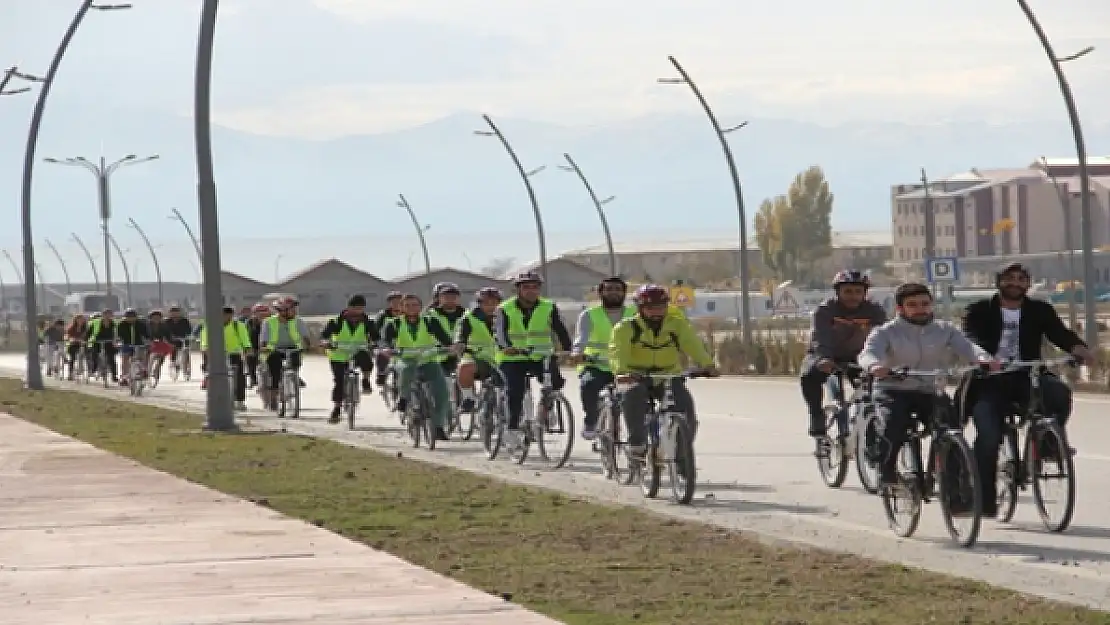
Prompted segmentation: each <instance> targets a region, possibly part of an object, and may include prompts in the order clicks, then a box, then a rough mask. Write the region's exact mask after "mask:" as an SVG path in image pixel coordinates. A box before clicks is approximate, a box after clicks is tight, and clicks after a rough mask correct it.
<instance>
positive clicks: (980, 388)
mask: <svg viewBox="0 0 1110 625" xmlns="http://www.w3.org/2000/svg"><path fill="white" fill-rule="evenodd" d="M1031 284H1032V274H1031V272H1030V270H1029V269H1028V267H1026V266H1024V265H1022V264H1021V263H1016V262H1015V263H1008V264H1006V265H1004V266H1003V267H1001V268H1000V269H999V270H998V271H997V273H996V274H995V286H996V289H997V291H996V293H995V294H994V295H993V296H991V297H987V298H984V299H982V300H979V301H976V302H974V303H972V304H971V305H970V306H968V308H967V310H966V314H965V315H964V318H963V322H962V327H960V326H957V325H955V324H952V323H950V322H948V321H943V320H938V319H935V318H934V312H933V304H934V300H933V295H932V293H931V291H930V290H929V288H928V286H926V285H925V284H920V283H907V284H903V285H901V286H899V287H898V289H897V290H896V291H895V306H896V316H895V317H894V318H893V319H890V320H888V319H887V318H886V313H885V311H884V310H883V309H882V308H881V307H879V306H878V305H876V304H874V303H872V302H870V301H869V300H867V298H866V296H867V291H868V288H869V287H870V286H871V284H870V278H869V277H868V275H867V274H866V273H864V272H861V271H856V270H846V271H841V272H839V273H837V274H836V276H835V277H834V279H833V289H834V292H835V296H834V297H833V298H831V299H829V300H828V301H826V302H825V303H823V304H822V305H821V306H820V307H819V308H818V309H817V310H816V311H815V313H814V315H813V325H812V334H811V338H810V343H809V348H808V352H807V355H806V358H805V360H804V361H803V365H802V368H801V390H802V396H803V398H804V400H805V403H806V407H807V409H808V412H809V435H810V436H811V437H813V438H814V439H815V441H816V455H817V456H818V458H819V459H820V458H822V457H827V456H828V454H829V453H830V449H831V447H832V444H833V442H834V441H832V440H830V438H829V436H827V435H826V423H827V421H826V414H825V412H824V405H823V393H824V389H823V385H824V384H825V382H826V380H827V378H828V377H829V376H830V374H833V373H834V372H841V371H844V372H848V371H853V370H855V371H857V372H858V375H860V376H869V377H870V381H871V384H872V387H871V388H872V395H871V397H870V400H871V402H872V403H873V405H874V407H875V410H876V414H877V418H878V421H879V423H880V427H879V435H880V436H879V438H880V440H879V441H878V443H879V450H880V453H879V480H880V486H881V488H885V489H890V488H894V487H896V486H897V485H898V483H899V469H898V460H899V453H900V451H901V449H902V447H903V444H904V443H905V442H906V438H907V435H908V432H909V431H910V427H909V425H910V424H911V423H914V420H927V419H930V418H932V415H934V414H935V409H936V408H937V405H936V402H938V401H940V402H945V404H949V403H951V405H950V406H946V407H945V409H946V410H947V409H948V408H949V407H950V408H951V409H952V411H953V412H954V413H955V414H956V416H957V417H960V419H959V420H958V421H957V424H956V425H955V427H962V425H961V424H962V423H964V422H966V420H967V419H970V420H971V421H973V422H974V424H975V430H976V436H975V440H974V443H973V450H974V454H973V455H974V460H975V462H974V465H975V468H976V469H977V471H978V484H979V485H980V488H981V490H980V499H981V505H982V507H981V512H982V515H983V516H984V517H994V516H996V514H997V512H998V501H997V497H998V493H997V492H996V485H997V480H996V472H997V471H998V462H999V449H1000V445H1001V443H1002V438H1003V431H1004V423H1005V420H1006V419H1007V418H1008V417H1009V416H1010V415H1011V414H1012V413H1013V412H1014V410H1015V404H1016V405H1019V406H1024V405H1027V404H1028V399H1029V395H1030V392H1031V382H1030V375H1029V373H1028V370H1027V369H1026V370H1021V369H1020V368H1009V365H1010V363H1029V362H1040V361H1041V358H1042V356H1041V348H1042V345H1043V344H1044V343H1045V341H1046V340H1047V341H1048V342H1049V343H1052V344H1053V345H1055V346H1056V347H1058V348H1059V349H1060V350H1062V351H1063V352H1065V353H1066V354H1069V355H1070V356H1071V357H1072V358H1073V360H1074V362H1077V363H1086V364H1094V361H1095V355H1094V354H1093V353H1092V351H1091V349H1089V347H1088V346H1087V345H1086V344H1085V343H1084V342H1083V341H1082V340H1080V338H1079V337H1078V336H1077V335H1076V334H1075V332H1073V331H1071V330H1070V329H1068V328H1067V326H1066V325H1065V324H1064V323H1063V321H1062V320H1061V319H1060V316H1059V315H1058V314H1057V312H1056V310H1055V308H1053V306H1052V305H1051V304H1050V303H1048V302H1044V301H1040V300H1037V299H1033V298H1030V297H1028V296H1027V293H1028V291H1029V289H1030V286H1031ZM953 359H955V360H959V361H963V362H964V363H965V364H969V365H979V367H980V368H981V370H983V371H984V372H993V374H992V375H980V376H973V377H971V378H969V379H967V380H965V381H964V383H965V390H966V393H963V394H962V397H961V400H962V401H960V402H959V405H957V404H956V403H955V402H954V399H953V398H952V397H951V396H949V395H947V394H946V393H938V392H937V391H936V384H935V381H934V380H933V379H929V378H928V377H926V376H923V375H906V374H905V373H906V372H907V371H909V372H915V371H916V372H925V371H944V370H946V369H949V368H950V365H951V362H952V361H953ZM855 367H858V369H855ZM1036 378H1037V382H1038V384H1039V386H1038V388H1039V391H1040V392H1041V393H1042V394H1043V399H1044V401H1043V403H1044V407H1043V410H1044V412H1045V413H1046V415H1047V416H1051V417H1053V418H1054V419H1055V420H1056V422H1058V423H1059V424H1060V426H1063V425H1064V424H1066V422H1067V420H1068V417H1069V416H1070V414H1071V408H1072V396H1071V391H1070V389H1069V388H1068V386H1067V385H1066V384H1065V383H1064V382H1063V381H1062V380H1060V379H1059V378H1058V377H1057V376H1056V375H1054V374H1052V373H1050V372H1048V371H1047V370H1045V371H1041V372H1040V373H1039V374H1038V375H1037V376H1036ZM857 382H858V380H857ZM960 412H963V414H959V413H960ZM948 426H949V427H951V426H953V424H948ZM1056 453H1059V454H1067V455H1071V454H1074V453H1075V450H1074V449H1072V448H1070V447H1068V448H1067V449H1063V450H1056V449H1047V450H1038V455H1040V456H1042V457H1049V455H1050V454H1056ZM949 505H951V506H952V507H953V508H954V510H953V512H954V513H955V514H957V515H958V514H959V513H961V512H964V511H965V510H963V509H961V507H962V508H966V507H968V506H970V503H969V502H968V501H966V500H965V501H962V502H950V503H949Z"/></svg>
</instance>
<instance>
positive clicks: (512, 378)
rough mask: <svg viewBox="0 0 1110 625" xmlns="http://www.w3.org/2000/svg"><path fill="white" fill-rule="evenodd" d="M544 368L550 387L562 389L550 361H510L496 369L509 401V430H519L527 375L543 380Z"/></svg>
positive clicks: (555, 368) (562, 380) (560, 375)
mask: <svg viewBox="0 0 1110 625" xmlns="http://www.w3.org/2000/svg"><path fill="white" fill-rule="evenodd" d="M545 367H550V369H551V385H552V386H553V387H554V388H555V389H562V388H563V386H564V385H565V384H566V380H564V379H563V374H562V373H561V372H560V371H559V367H556V366H552V363H551V359H550V358H545V359H543V360H510V361H506V362H502V363H501V364H500V365H499V366H498V369H500V370H501V377H502V378H503V379H504V380H505V387H506V388H505V392H506V394H507V395H508V399H509V429H512V430H515V429H518V428H520V413H521V410H523V408H524V391H525V389H527V388H528V379H527V375H528V374H529V373H531V374H532V375H534V376H535V377H536V379H542V378H543V372H544V368H545Z"/></svg>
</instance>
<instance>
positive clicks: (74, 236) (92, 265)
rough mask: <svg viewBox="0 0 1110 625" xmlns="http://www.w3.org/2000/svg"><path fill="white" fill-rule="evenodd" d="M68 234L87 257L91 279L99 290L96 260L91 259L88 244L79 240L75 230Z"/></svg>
mask: <svg viewBox="0 0 1110 625" xmlns="http://www.w3.org/2000/svg"><path fill="white" fill-rule="evenodd" d="M69 236H70V238H72V239H73V241H74V243H76V244H77V246H78V247H80V248H81V251H82V252H84V253H85V258H87V259H89V268H90V269H92V275H93V281H94V282H95V283H96V290H97V291H99V290H100V273H99V272H97V270H96V261H95V260H94V259H93V255H92V252H90V251H89V246H87V245H85V242H84V241H82V240H81V237H79V236H77V233H76V232H71V233H70V235H69ZM108 295H111V293H108Z"/></svg>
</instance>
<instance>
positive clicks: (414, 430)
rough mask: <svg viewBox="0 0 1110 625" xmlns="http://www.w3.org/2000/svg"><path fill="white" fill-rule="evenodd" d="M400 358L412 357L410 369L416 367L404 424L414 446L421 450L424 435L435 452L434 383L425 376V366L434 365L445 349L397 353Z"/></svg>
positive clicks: (422, 348)
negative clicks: (432, 385) (432, 387)
mask: <svg viewBox="0 0 1110 625" xmlns="http://www.w3.org/2000/svg"><path fill="white" fill-rule="evenodd" d="M394 352H396V353H397V355H398V356H399V357H402V358H403V357H404V356H406V355H407V356H409V357H410V358H411V361H410V363H411V366H413V367H415V368H416V370H415V372H414V376H413V380H412V383H411V384H410V385H409V392H408V398H407V400H406V401H405V410H404V411H402V413H401V423H402V424H404V425H405V427H406V428H407V429H408V433H409V437H410V438H412V446H413V447H420V436H421V434H423V435H424V437H425V438H426V440H427V441H428V449H429V450H434V449H435V448H436V431H435V423H434V419H433V418H432V415H433V413H434V412H435V397H434V396H433V395H432V389H431V382H430V381H429V380H428V376H427V375H426V374H425V373H424V365H427V364H435V365H436V366H437V367H438V366H439V363H434V362H433V361H432V360H431V359H432V358H435V357H436V356H439V355H442V354H444V353H446V352H447V349H446V348H443V347H440V346H436V347H406V348H397V349H395V350H394Z"/></svg>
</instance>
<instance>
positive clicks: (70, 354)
mask: <svg viewBox="0 0 1110 625" xmlns="http://www.w3.org/2000/svg"><path fill="white" fill-rule="evenodd" d="M88 328H89V322H88V321H87V320H86V319H85V315H82V314H80V313H78V314H76V315H74V316H73V319H72V320H71V321H70V324H69V327H68V328H66V362H67V363H68V364H69V378H68V379H69V380H73V370H74V367H75V365H76V364H77V358H78V357H81V356H82V354H81V347H82V346H83V345H84V344H85V334H86V333H87V332H88ZM84 364H85V366H86V367H87V366H88V362H85V363H84Z"/></svg>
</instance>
